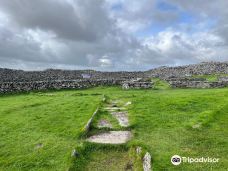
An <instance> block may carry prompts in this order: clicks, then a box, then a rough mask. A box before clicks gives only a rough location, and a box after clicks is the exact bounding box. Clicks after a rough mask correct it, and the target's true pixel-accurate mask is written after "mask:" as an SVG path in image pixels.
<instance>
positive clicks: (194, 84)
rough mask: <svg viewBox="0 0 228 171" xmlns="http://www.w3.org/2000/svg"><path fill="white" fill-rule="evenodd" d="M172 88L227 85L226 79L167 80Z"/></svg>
mask: <svg viewBox="0 0 228 171" xmlns="http://www.w3.org/2000/svg"><path fill="white" fill-rule="evenodd" d="M169 84H170V85H171V86H172V87H173V88H222V87H228V81H214V82H209V81H181V80H179V81H169Z"/></svg>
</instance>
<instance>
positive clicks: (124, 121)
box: [111, 111, 129, 127]
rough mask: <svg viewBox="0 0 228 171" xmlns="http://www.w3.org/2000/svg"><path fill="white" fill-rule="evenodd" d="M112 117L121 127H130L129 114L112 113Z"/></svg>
mask: <svg viewBox="0 0 228 171" xmlns="http://www.w3.org/2000/svg"><path fill="white" fill-rule="evenodd" d="M111 115H113V116H114V117H115V118H116V119H117V120H118V122H119V124H120V126H123V127H127V126H129V120H128V116H127V112H126V111H125V112H124V111H123V112H111Z"/></svg>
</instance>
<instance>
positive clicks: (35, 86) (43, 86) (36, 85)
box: [0, 80, 124, 93]
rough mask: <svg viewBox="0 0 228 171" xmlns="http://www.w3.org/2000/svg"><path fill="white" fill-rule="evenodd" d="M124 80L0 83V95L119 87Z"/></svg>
mask: <svg viewBox="0 0 228 171" xmlns="http://www.w3.org/2000/svg"><path fill="white" fill-rule="evenodd" d="M123 81H124V80H76V81H34V82H4V83H0V93H10V92H26V91H32V90H48V89H57V90H59V89H85V88H90V87H96V86H111V85H121V84H122V82H123Z"/></svg>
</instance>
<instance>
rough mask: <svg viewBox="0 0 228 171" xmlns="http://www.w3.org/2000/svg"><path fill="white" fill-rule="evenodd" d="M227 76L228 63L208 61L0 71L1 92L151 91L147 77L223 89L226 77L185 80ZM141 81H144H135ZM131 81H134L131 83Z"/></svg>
mask: <svg viewBox="0 0 228 171" xmlns="http://www.w3.org/2000/svg"><path fill="white" fill-rule="evenodd" d="M193 74H195V75H205V74H228V62H208V63H200V64H195V65H187V66H180V67H160V68H156V69H152V70H149V71H145V72H141V71H140V72H125V71H123V72H101V71H94V70H56V69H48V70H45V71H22V70H12V69H1V68H0V93H7V92H20V91H30V90H47V89H82V88H89V87H94V86H99V85H104V86H106V85H107V86H109V85H122V83H123V81H125V84H124V85H123V88H126V87H128V88H150V87H151V86H152V85H151V83H150V81H148V78H151V77H158V78H160V79H163V80H166V81H168V82H169V83H170V84H171V85H172V87H192V88H198V87H200V88H205V87H210V88H212V87H225V86H227V77H223V78H220V79H219V81H218V82H207V81H206V80H204V79H202V78H184V77H186V76H191V75H193ZM138 78H141V80H143V81H138V80H139V79H138ZM130 80H136V81H134V83H132V82H130Z"/></svg>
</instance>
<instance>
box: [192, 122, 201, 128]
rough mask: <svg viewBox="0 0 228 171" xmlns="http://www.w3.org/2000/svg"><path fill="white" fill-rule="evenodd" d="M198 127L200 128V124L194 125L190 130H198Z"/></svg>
mask: <svg viewBox="0 0 228 171" xmlns="http://www.w3.org/2000/svg"><path fill="white" fill-rule="evenodd" d="M200 127H201V124H200V123H198V124H195V125H193V126H192V128H194V129H196V128H200Z"/></svg>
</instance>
